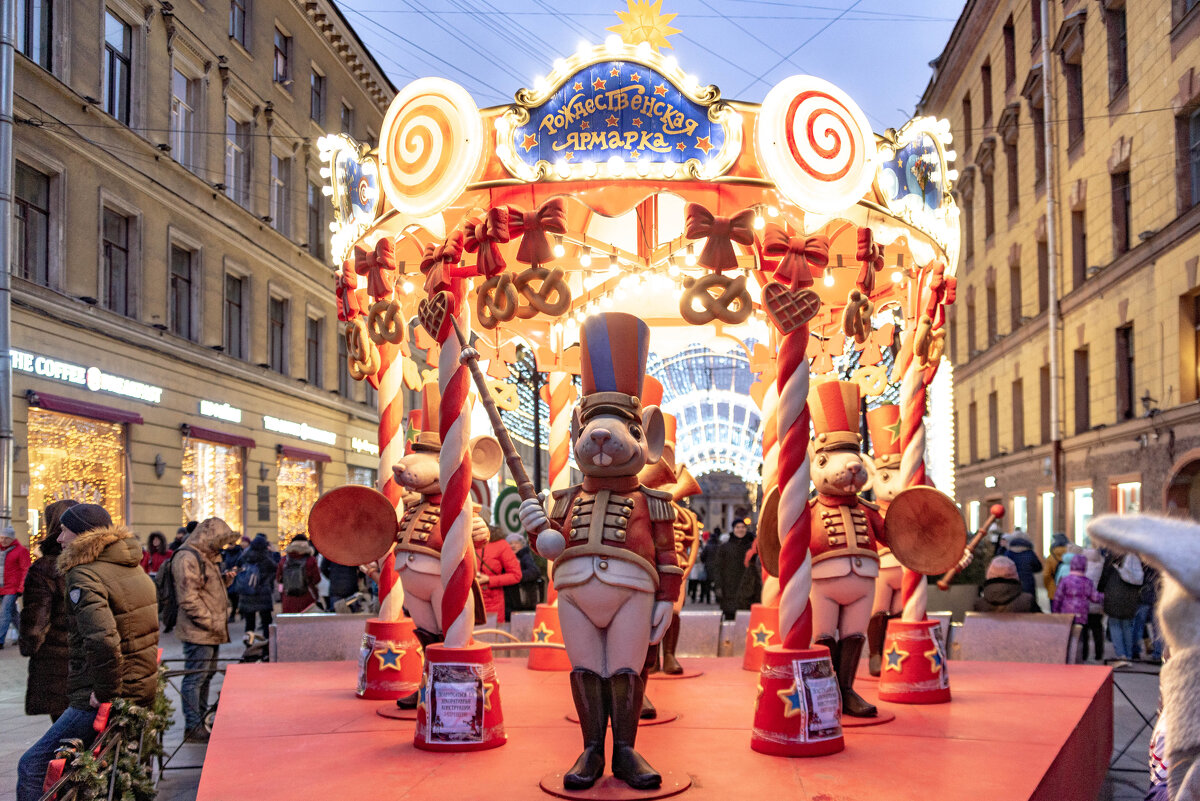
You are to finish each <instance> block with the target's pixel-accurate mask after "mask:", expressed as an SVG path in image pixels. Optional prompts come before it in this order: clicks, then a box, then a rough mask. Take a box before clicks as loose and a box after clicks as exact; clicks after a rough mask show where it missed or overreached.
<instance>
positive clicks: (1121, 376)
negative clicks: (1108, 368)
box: [1115, 323, 1135, 423]
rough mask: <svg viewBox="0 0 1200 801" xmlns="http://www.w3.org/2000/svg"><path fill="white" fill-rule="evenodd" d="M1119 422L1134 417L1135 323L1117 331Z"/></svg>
mask: <svg viewBox="0 0 1200 801" xmlns="http://www.w3.org/2000/svg"><path fill="white" fill-rule="evenodd" d="M1115 356H1116V361H1117V422H1118V423H1119V422H1121V421H1122V420H1131V419H1133V417H1134V409H1135V407H1134V390H1133V387H1134V380H1133V379H1134V373H1133V323H1129V324H1128V325H1123V326H1121V327H1120V328H1118V329H1117V350H1116V354H1115Z"/></svg>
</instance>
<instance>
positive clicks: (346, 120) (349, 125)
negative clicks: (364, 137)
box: [341, 103, 354, 136]
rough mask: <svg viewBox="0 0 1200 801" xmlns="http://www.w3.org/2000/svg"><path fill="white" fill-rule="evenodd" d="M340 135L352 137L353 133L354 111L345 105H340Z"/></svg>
mask: <svg viewBox="0 0 1200 801" xmlns="http://www.w3.org/2000/svg"><path fill="white" fill-rule="evenodd" d="M341 123H342V133H344V134H348V135H350V136H353V135H354V133H353V131H354V109H353V108H351V107H350V106H349V105H347V104H346V103H342V119H341Z"/></svg>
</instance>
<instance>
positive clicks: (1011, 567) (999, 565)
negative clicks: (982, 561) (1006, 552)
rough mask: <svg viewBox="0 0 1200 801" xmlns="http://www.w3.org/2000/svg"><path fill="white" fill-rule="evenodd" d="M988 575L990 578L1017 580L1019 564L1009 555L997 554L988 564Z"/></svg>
mask: <svg viewBox="0 0 1200 801" xmlns="http://www.w3.org/2000/svg"><path fill="white" fill-rule="evenodd" d="M987 577H988V579H989V580H990V579H998V578H1006V579H1014V580H1015V579H1016V578H1017V565H1016V563H1015V562H1013V560H1011V559H1009V558H1008V557H1007V556H997V557H996V558H995V559H993V560H992V561H991V563H990V564H989V565H988V569H987Z"/></svg>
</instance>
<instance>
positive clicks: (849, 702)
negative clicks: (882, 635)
mask: <svg viewBox="0 0 1200 801" xmlns="http://www.w3.org/2000/svg"><path fill="white" fill-rule="evenodd" d="M866 641H867V638H866V637H864V636H863V635H862V634H851V635H850V636H849V637H843V638H842V639H841V641H840V642H838V658H837V661H836V662H834V663H833V664H834V667H836V668H837V677H838V687H839V688H840V689H841V691H842V712H843V713H845V714H847V715H849V716H850V717H852V718H873V717H875V716H876V715H877V714H879V711H878V710H877V709H875V707H874V706H872V705H871V704H868V703H867V702H866V701H865V700H863V698H862V696H860V695H859V694H858V693H856V692H854V674H855V672H857V670H858V658H859V657H860V656H862V649H863V645H864V644H865V643H866Z"/></svg>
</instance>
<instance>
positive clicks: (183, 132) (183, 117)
mask: <svg viewBox="0 0 1200 801" xmlns="http://www.w3.org/2000/svg"><path fill="white" fill-rule="evenodd" d="M199 105H200V81H199V79H196V78H189V77H188V76H187V75H184V74H183V73H182V72H180V71H179V70H177V69H176V70H172V72H171V155H172V156H174V157H175V160H176V161H178V162H179V163H180V164H182V165H183V166H184V167H187V168H188V169H189V170H194V169H195V168H196V152H197V147H196V118H197V111H198V110H199Z"/></svg>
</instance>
